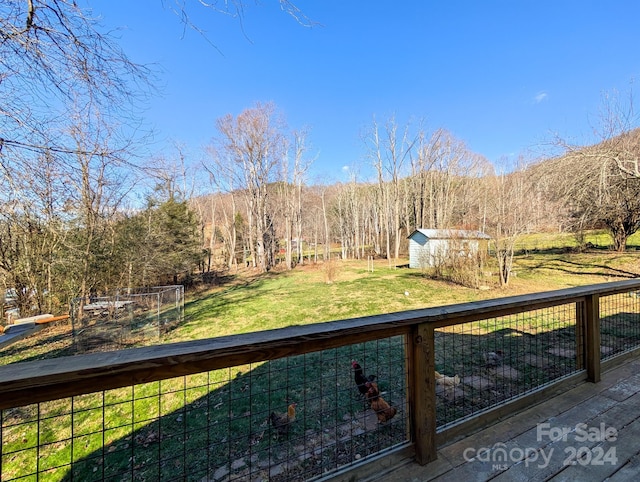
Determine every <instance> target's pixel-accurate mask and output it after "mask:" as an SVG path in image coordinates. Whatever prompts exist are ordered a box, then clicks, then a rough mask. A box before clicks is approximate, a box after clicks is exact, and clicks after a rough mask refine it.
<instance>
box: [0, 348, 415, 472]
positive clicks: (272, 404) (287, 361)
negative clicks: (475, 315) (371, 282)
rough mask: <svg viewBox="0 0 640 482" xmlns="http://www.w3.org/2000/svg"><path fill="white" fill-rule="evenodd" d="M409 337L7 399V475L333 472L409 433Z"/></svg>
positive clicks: (1, 431)
mask: <svg viewBox="0 0 640 482" xmlns="http://www.w3.org/2000/svg"><path fill="white" fill-rule="evenodd" d="M405 343H406V342H405V338H404V337H394V338H385V339H381V340H377V341H371V342H366V343H361V344H357V345H351V346H346V347H342V348H337V349H330V350H324V351H319V352H314V353H307V354H304V355H299V356H292V357H287V358H281V359H277V360H273V361H267V362H263V363H255V364H251V365H246V366H236V367H232V368H228V369H223V370H216V371H211V372H206V373H199V374H195V375H189V376H186V377H178V378H174V379H169V380H162V381H159V382H152V383H146V384H141V385H135V386H133V387H126V388H121V389H115V390H106V391H101V392H96V393H91V394H87V395H82V396H76V397H72V398H65V399H61V400H55V401H51V402H46V403H39V404H33V405H29V406H25V407H19V408H13V409H7V410H4V411H2V413H1V417H2V420H1V426H0V437H1V442H2V449H1V450H2V454H1V463H2V466H1V470H2V480H3V481H10V480H38V479H40V480H52V481H54V480H56V481H58V480H60V481H62V480H64V481H72V480H76V481H91V480H99V481H103V480H108V481H122V480H129V481H134V480H135V481H139V480H148V481H169V480H188V481H201V480H238V481H240V480H242V481H245V480H246V481H252V480H256V481H257V480H272V481H280V480H283V481H284V480H287V481H292V480H308V479H312V478H315V477H318V476H322V475H326V474H327V473H330V472H332V471H336V470H339V469H341V468H344V467H348V466H349V465H352V464H355V463H358V462H360V461H363V460H366V459H367V458H369V457H372V456H374V455H378V454H380V453H384V452H385V451H387V450H390V449H392V448H394V447H396V446H398V445H401V444H405V443H407V442H408V441H409V434H408V426H409V423H408V417H409V412H408V404H407V382H406V380H407V359H406V357H407V350H406V346H405ZM360 369H361V370H362V375H363V376H364V378H363V379H362V380H360V378H359V376H360ZM363 380H364V381H363Z"/></svg>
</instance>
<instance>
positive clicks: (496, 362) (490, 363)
mask: <svg viewBox="0 0 640 482" xmlns="http://www.w3.org/2000/svg"><path fill="white" fill-rule="evenodd" d="M503 357H504V353H503V352H502V350H496V351H490V352H488V353H485V354H484V361H485V366H486V367H487V368H495V367H498V366H500V365H501V364H502V358H503Z"/></svg>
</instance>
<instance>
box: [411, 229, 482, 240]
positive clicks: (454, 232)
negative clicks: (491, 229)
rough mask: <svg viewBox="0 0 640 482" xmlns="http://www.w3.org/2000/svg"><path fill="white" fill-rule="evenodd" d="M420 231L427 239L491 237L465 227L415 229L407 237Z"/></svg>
mask: <svg viewBox="0 0 640 482" xmlns="http://www.w3.org/2000/svg"><path fill="white" fill-rule="evenodd" d="M415 233H421V234H423V235H424V236H426V237H427V238H429V239H461V238H462V239H491V236H489V235H487V234H485V233H482V232H480V231H469V230H466V229H416V230H415V231H414V232H413V233H411V234H410V235H409V236H408V237H409V238H411V237H412V236H413V235H414V234H415Z"/></svg>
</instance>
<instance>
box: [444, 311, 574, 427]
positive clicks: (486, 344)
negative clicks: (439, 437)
mask: <svg viewBox="0 0 640 482" xmlns="http://www.w3.org/2000/svg"><path fill="white" fill-rule="evenodd" d="M580 346H582V339H581V334H580V332H578V333H576V307H575V304H574V303H571V304H566V305H558V306H553V307H549V308H544V309H540V310H534V311H527V312H524V313H518V314H514V315H508V316H503V317H499V318H492V319H487V320H481V321H474V322H469V323H464V324H461V325H456V326H452V327H447V328H443V329H439V330H436V334H435V347H436V348H435V349H436V370H437V374H436V395H437V403H438V406H437V425H438V427H439V428H443V427H445V426H447V425H448V424H451V423H453V422H458V421H460V420H461V419H464V418H467V417H470V416H472V415H475V414H477V413H479V412H481V411H483V410H486V409H489V408H492V407H495V406H497V405H500V404H502V403H504V402H506V401H508V400H511V399H513V398H516V397H519V396H521V395H524V394H526V393H528V392H530V391H532V390H535V389H537V388H540V387H541V386H544V385H546V384H548V383H550V382H553V381H554V380H557V379H559V378H562V377H564V376H566V375H570V374H572V373H576V372H577V371H578V370H579V369H581V368H583V367H582V366H581V363H580V361H579V357H580V356H581V355H580V353H579V350H578V347H580Z"/></svg>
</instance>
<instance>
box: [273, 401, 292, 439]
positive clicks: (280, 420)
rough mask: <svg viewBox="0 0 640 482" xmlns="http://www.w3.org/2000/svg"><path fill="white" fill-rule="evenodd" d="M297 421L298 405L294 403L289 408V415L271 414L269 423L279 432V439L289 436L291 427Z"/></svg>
mask: <svg viewBox="0 0 640 482" xmlns="http://www.w3.org/2000/svg"><path fill="white" fill-rule="evenodd" d="M295 419H296V404H295V403H292V404H291V405H289V406H288V407H287V413H278V412H271V415H269V421H270V422H271V425H273V427H274V428H275V429H276V431H277V432H278V437H281V436H284V435H287V433H288V432H289V425H290V424H291V423H292V422H293V421H294V420H295Z"/></svg>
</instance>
